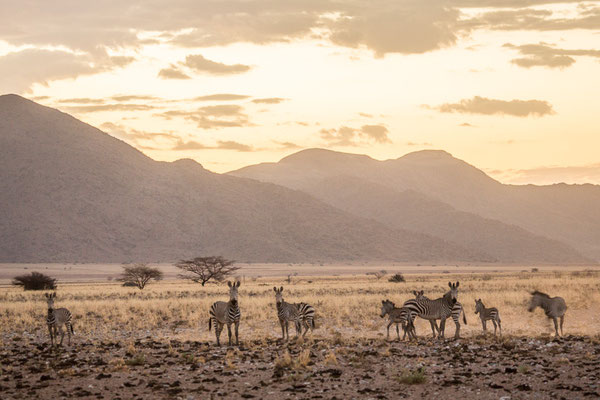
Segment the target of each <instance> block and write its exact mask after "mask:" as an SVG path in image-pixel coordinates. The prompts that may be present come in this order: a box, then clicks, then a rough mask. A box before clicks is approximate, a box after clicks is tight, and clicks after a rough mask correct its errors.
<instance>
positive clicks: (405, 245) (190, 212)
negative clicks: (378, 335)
mask: <svg viewBox="0 0 600 400" xmlns="http://www.w3.org/2000/svg"><path fill="white" fill-rule="evenodd" d="M0 171H1V178H2V179H1V181H0V204H2V207H1V208H0V228H1V229H0V261H2V262H135V261H151V262H158V261H176V260H179V259H181V258H187V257H192V256H199V255H223V256H226V257H227V258H233V259H236V260H238V261H242V262H243V261H256V262H310V261H313V262H314V261H329V262H330V261H350V260H361V261H367V260H386V261H410V262H414V261H421V262H425V261H436V262H441V261H467V262H468V261H473V262H481V261H488V260H490V259H491V257H490V256H489V255H487V254H485V252H483V251H479V250H477V251H474V250H467V249H465V248H462V247H461V246H458V245H456V244H453V243H448V242H446V241H443V240H441V239H438V238H435V237H432V236H429V235H426V234H422V233H416V232H409V231H407V230H404V229H394V228H390V227H389V226H386V225H384V224H381V223H379V222H376V221H373V220H370V219H366V218H362V217H358V216H356V215H353V214H350V213H347V212H345V211H342V210H339V209H336V208H334V207H332V206H330V205H327V204H325V203H323V202H321V201H319V200H317V199H315V198H314V197H312V196H310V195H308V194H305V193H303V192H299V191H294V190H291V189H288V188H285V187H283V186H278V185H274V184H271V183H261V182H257V181H255V180H251V179H244V178H238V177H234V176H228V175H220V174H215V173H212V172H210V171H207V170H205V169H204V168H203V167H202V166H201V165H200V164H198V163H196V162H194V161H192V160H179V161H176V162H173V163H167V162H157V161H154V160H152V159H150V158H148V157H146V156H145V155H144V154H142V153H141V152H139V151H138V150H136V149H134V148H133V147H131V146H129V145H127V144H126V143H124V142H122V141H120V140H118V139H115V138H113V137H111V136H109V135H107V134H106V133H103V132H101V131H100V130H98V129H96V128H94V127H92V126H90V125H87V124H85V123H82V122H81V121H78V120H77V119H75V118H73V117H71V116H69V115H67V114H64V113H62V112H60V111H57V110H54V109H51V108H48V107H44V106H41V105H38V104H36V103H34V102H31V101H29V100H26V99H24V98H22V97H19V96H16V95H6V96H0Z"/></svg>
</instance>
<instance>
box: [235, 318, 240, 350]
mask: <svg viewBox="0 0 600 400" xmlns="http://www.w3.org/2000/svg"><path fill="white" fill-rule="evenodd" d="M239 327H240V321H235V345H236V346H239V345H240V341H239V337H238V330H239Z"/></svg>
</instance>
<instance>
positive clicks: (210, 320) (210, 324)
mask: <svg viewBox="0 0 600 400" xmlns="http://www.w3.org/2000/svg"><path fill="white" fill-rule="evenodd" d="M211 328H212V318H209V319H208V331H209V332H210V329H211Z"/></svg>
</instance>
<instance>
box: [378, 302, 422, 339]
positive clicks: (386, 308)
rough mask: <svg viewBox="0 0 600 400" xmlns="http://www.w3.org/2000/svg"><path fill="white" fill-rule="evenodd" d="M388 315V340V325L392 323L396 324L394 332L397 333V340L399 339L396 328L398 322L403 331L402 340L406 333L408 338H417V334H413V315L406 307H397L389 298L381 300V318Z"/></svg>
mask: <svg viewBox="0 0 600 400" xmlns="http://www.w3.org/2000/svg"><path fill="white" fill-rule="evenodd" d="M386 314H387V315H388V318H389V324H388V326H387V340H390V326H392V324H396V334H397V335H398V340H400V331H399V329H398V324H402V330H403V331H404V336H402V340H404V338H405V337H406V334H407V333H408V339H409V340H412V339H414V340H417V335H416V334H415V326H414V324H413V317H412V313H411V311H410V308H408V307H402V308H397V307H396V305H395V304H394V303H393V302H391V301H389V300H381V315H380V317H381V318H383V317H385V316H386Z"/></svg>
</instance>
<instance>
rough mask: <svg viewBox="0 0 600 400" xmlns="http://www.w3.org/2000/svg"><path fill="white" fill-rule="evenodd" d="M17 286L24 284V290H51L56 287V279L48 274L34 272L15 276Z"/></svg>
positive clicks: (14, 283)
mask: <svg viewBox="0 0 600 400" xmlns="http://www.w3.org/2000/svg"><path fill="white" fill-rule="evenodd" d="M12 284H13V285H15V286H23V289H24V290H50V289H56V279H54V278H51V277H49V276H48V275H44V274H40V273H39V272H32V273H31V274H29V275H19V276H15V277H14V278H13V280H12Z"/></svg>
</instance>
